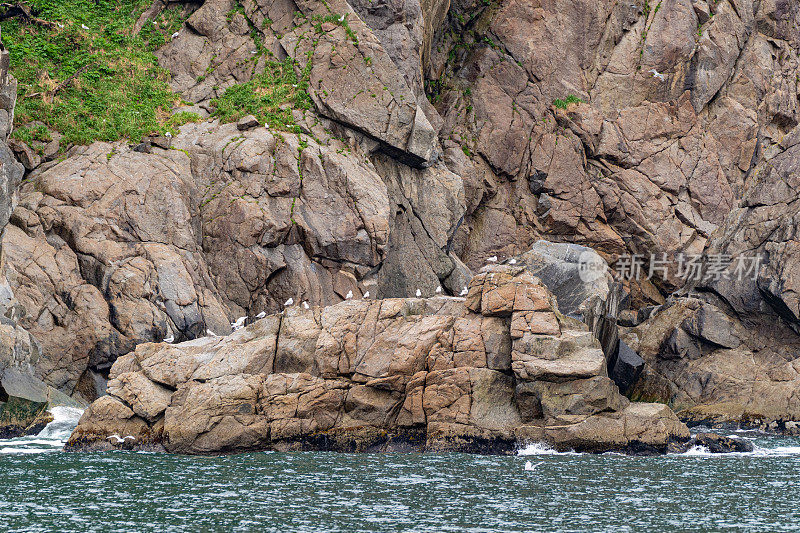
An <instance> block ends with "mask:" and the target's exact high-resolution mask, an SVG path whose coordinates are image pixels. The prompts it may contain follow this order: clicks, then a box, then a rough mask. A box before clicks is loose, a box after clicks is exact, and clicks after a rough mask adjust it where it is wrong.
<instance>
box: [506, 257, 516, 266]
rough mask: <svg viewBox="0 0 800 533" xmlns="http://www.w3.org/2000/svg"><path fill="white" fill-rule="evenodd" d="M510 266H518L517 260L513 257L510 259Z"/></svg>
mask: <svg viewBox="0 0 800 533" xmlns="http://www.w3.org/2000/svg"><path fill="white" fill-rule="evenodd" d="M508 264H509V265H516V264H517V260H516V259H514V258H513V257H512V258H511V259H509V261H508Z"/></svg>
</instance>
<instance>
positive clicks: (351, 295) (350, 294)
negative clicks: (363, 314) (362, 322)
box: [344, 291, 353, 300]
mask: <svg viewBox="0 0 800 533" xmlns="http://www.w3.org/2000/svg"><path fill="white" fill-rule="evenodd" d="M352 297H353V291H347V296H345V297H344V299H345V300H349V299H350V298H352Z"/></svg>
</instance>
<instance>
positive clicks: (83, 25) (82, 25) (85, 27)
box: [81, 24, 89, 30]
mask: <svg viewBox="0 0 800 533" xmlns="http://www.w3.org/2000/svg"><path fill="white" fill-rule="evenodd" d="M81 28H83V29H84V30H88V29H89V26H87V25H86V24H81Z"/></svg>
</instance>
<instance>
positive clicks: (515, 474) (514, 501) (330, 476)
mask: <svg viewBox="0 0 800 533" xmlns="http://www.w3.org/2000/svg"><path fill="white" fill-rule="evenodd" d="M53 415H54V417H55V421H54V422H52V423H51V424H50V425H48V426H47V427H46V428H45V429H44V430H43V431H42V432H41V433H39V435H37V436H34V437H23V438H18V439H11V440H6V441H0V472H2V475H1V476H0V531H9V532H17V531H20V532H21V531H25V532H28V531H53V532H56V531H57V532H63V531H81V532H83V531H108V532H120V531H130V532H140V531H154V532H165V531H169V532H173V531H275V532H284V531H285V532H295V531H298V532H311V531H315V532H316V531H341V532H345V531H347V532H350V531H355V532H358V531H364V532H366V531H369V532H373V531H381V532H383V531H409V532H411V531H413V532H437V531H442V532H462V531H466V532H494V531H614V532H616V531H631V532H632V531H789V530H800V439H795V438H788V437H774V436H766V435H760V434H754V433H738V434H737V435H739V436H743V437H744V438H749V439H752V440H753V441H754V443H755V444H756V449H755V451H754V452H752V453H738V454H726V455H717V454H711V453H709V452H708V450H705V449H703V448H699V447H698V448H693V449H691V450H690V451H689V452H687V453H685V454H680V455H667V456H662V457H628V456H623V455H618V454H603V455H591V454H577V453H556V452H555V451H554V450H552V449H549V448H548V447H547V446H544V445H541V444H536V445H531V446H528V447H526V448H524V449H522V450H520V451H519V453H518V454H517V455H515V456H479V455H467V454H456V453H446V454H433V453H430V454H427V453H422V454H420V453H410V454H337V453H328V452H319V453H314V452H303V453H269V452H268V453H248V454H240V455H229V456H221V457H188V456H180V455H170V454H157V453H139V452H124V451H117V452H108V453H65V452H62V451H60V450H61V447H62V445H63V443H64V441H65V440H66V438H67V437H68V435H69V432H70V431H71V429H72V428H73V427H74V426H75V424H76V423H77V419H78V417H79V416H80V411H78V410H74V409H68V408H56V409H55V410H54V411H53ZM526 465H527V466H528V468H527V469H526Z"/></svg>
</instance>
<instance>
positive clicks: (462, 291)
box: [458, 287, 469, 296]
mask: <svg viewBox="0 0 800 533" xmlns="http://www.w3.org/2000/svg"><path fill="white" fill-rule="evenodd" d="M468 292H469V289H467V288H466V287H464V288H463V289H461V292H459V293H458V295H459V296H466V295H467V293H468Z"/></svg>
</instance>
